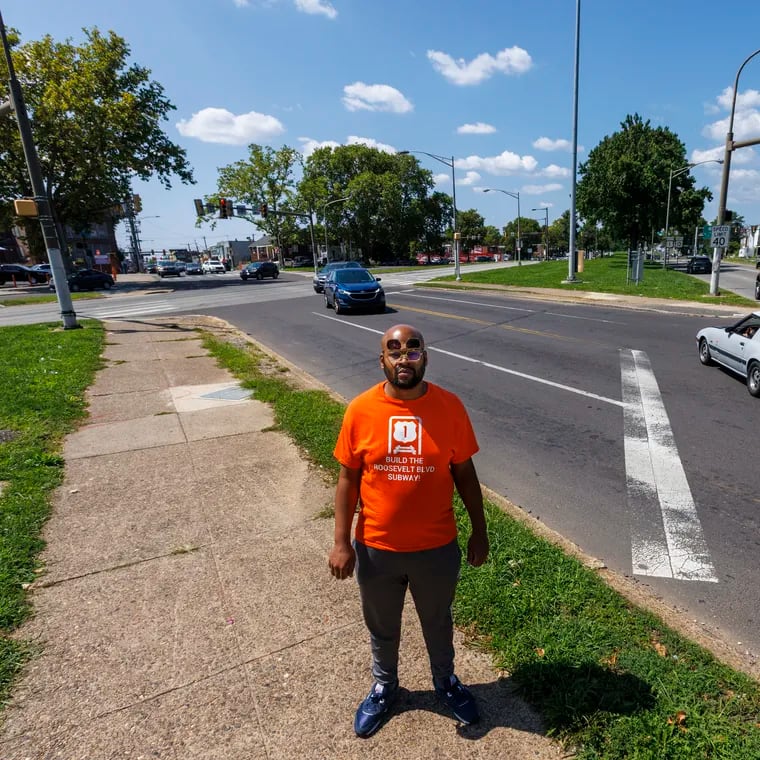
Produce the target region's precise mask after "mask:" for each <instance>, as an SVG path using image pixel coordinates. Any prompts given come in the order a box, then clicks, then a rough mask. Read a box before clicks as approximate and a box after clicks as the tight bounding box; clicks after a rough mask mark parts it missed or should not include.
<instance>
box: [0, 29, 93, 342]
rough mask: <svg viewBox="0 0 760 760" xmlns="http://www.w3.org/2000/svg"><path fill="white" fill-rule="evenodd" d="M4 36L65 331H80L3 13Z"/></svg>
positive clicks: (12, 93) (0, 34)
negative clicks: (14, 66)
mask: <svg viewBox="0 0 760 760" xmlns="http://www.w3.org/2000/svg"><path fill="white" fill-rule="evenodd" d="M0 37H1V38H2V44H3V52H4V53H5V61H6V64H7V65H8V84H9V91H10V107H11V109H12V110H13V112H14V113H15V114H16V122H17V124H18V131H19V135H20V136H21V145H22V148H23V150H24V158H25V159H26V166H27V170H28V172H29V181H30V183H31V185H32V192H33V193H34V200H35V202H36V203H37V210H38V216H39V220H40V227H41V228H42V236H43V238H44V240H45V248H46V250H47V255H48V261H49V262H50V269H51V273H52V276H53V283H54V284H55V293H56V296H57V298H58V304H59V306H60V308H61V319H62V320H63V328H64V330H72V329H76V328H78V327H80V325H79V324H78V323H77V315H76V313H75V312H74V305H73V303H72V301H71V293H70V292H69V283H68V280H67V279H66V270H65V268H64V266H63V256H62V255H61V248H60V244H59V241H58V233H57V230H56V226H55V221H54V219H53V215H52V213H51V209H50V203H49V202H48V196H47V192H46V190H45V182H44V180H43V179H42V170H41V168H40V160H39V156H38V155H37V148H36V147H35V145H34V137H33V135H32V127H31V125H30V123H29V117H28V115H27V112H26V105H25V104H24V96H23V94H22V92H21V86H20V85H19V82H18V79H17V78H16V70H15V69H14V68H13V59H12V58H11V50H10V46H9V45H8V38H7V36H6V34H5V24H4V23H3V17H2V14H0ZM2 110H4V109H2Z"/></svg>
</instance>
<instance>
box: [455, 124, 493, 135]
mask: <svg viewBox="0 0 760 760" xmlns="http://www.w3.org/2000/svg"><path fill="white" fill-rule="evenodd" d="M495 131H496V127H494V126H492V125H491V124H484V123H483V122H482V121H476V122H475V123H474V124H462V126H461V127H457V134H459V135H492V134H493V133H494V132H495Z"/></svg>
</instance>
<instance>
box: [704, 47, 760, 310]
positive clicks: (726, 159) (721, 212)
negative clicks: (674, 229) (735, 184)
mask: <svg viewBox="0 0 760 760" xmlns="http://www.w3.org/2000/svg"><path fill="white" fill-rule="evenodd" d="M758 54H760V50H755V52H754V53H752V54H751V55H748V56H747V57H746V58H745V59H744V62H743V63H742V65H741V66H739V70H738V71H737V72H736V79H734V93H733V99H732V101H731V115H730V117H729V120H728V132H727V133H726V148H725V152H724V154H723V174H722V176H721V181H720V200H719V201H718V225H719V226H720V225H722V224H723V223H724V222H725V221H726V203H727V202H728V175H729V172H730V170H731V154H732V153H733V151H735V150H736V149H737V148H746V147H749V146H750V145H759V144H760V138H757V139H752V140H743V141H741V142H736V141H734V113H735V112H736V95H737V90H738V89H739V76H740V75H741V73H742V69H743V68H744V67H745V66H746V65H747V64H748V63H749V62H750V61H751V60H752V59H753V58H754V57H755V56H756V55H758ZM725 250H726V249H725V248H715V249H714V250H713V267H712V275H711V276H710V295H711V296H717V295H718V294H719V293H720V289H719V283H720V260H721V257H722V256H723V253H724V251H725Z"/></svg>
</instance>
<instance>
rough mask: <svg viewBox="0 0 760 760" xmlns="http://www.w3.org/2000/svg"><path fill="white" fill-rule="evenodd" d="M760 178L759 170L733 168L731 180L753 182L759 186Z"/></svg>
mask: <svg viewBox="0 0 760 760" xmlns="http://www.w3.org/2000/svg"><path fill="white" fill-rule="evenodd" d="M759 178H760V171H758V170H757V169H734V168H733V167H732V168H731V179H733V180H752V181H753V182H754V183H755V184H757V180H758V179H759Z"/></svg>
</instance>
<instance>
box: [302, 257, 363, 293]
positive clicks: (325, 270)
mask: <svg viewBox="0 0 760 760" xmlns="http://www.w3.org/2000/svg"><path fill="white" fill-rule="evenodd" d="M346 268H353V269H356V268H359V269H363V268H364V267H362V265H361V264H360V263H359V262H358V261H331V262H330V263H329V264H325V265H324V266H323V267H322V268H321V269H320V270H319V271H318V272H317V273H316V274H315V275H314V279H313V280H312V285H313V286H314V292H315V293H323V292H324V290H325V280H326V279H327V275H328V274H330V272H332V271H333V270H335V269H346Z"/></svg>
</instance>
